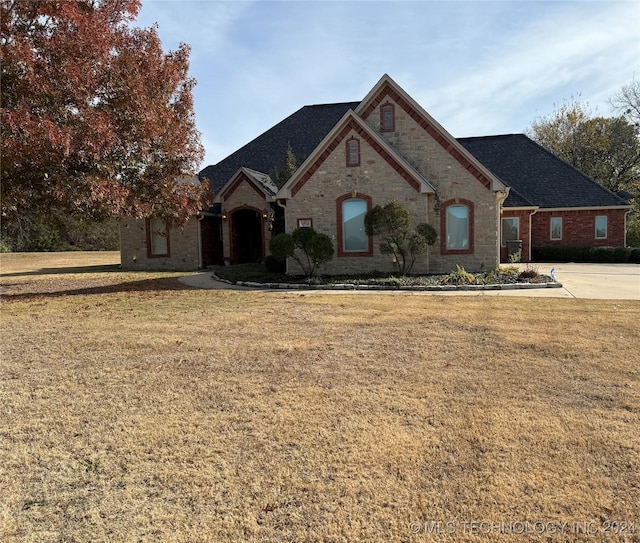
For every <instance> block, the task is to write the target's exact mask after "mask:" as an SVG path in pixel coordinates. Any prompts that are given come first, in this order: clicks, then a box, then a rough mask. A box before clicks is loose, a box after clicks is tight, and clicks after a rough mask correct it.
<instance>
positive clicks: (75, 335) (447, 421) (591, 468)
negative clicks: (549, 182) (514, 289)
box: [0, 253, 640, 543]
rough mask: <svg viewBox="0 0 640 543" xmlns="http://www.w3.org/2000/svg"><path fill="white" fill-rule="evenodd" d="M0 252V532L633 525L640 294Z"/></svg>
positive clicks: (262, 536)
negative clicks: (371, 282)
mask: <svg viewBox="0 0 640 543" xmlns="http://www.w3.org/2000/svg"><path fill="white" fill-rule="evenodd" d="M109 255H110V256H109ZM86 257H90V258H93V259H94V260H92V261H87V260H82V258H86ZM1 258H2V260H1V267H2V274H3V275H2V278H1V279H0V285H1V286H2V292H3V303H2V313H1V315H2V322H1V325H2V358H1V361H0V405H1V411H0V541H2V542H14V541H19V542H65V543H67V542H88V541H91V542H102V541H109V542H120V541H123V542H124V541H126V542H138V541H142V542H151V541H176V542H200V541H202V542H209V541H211V542H228V541H251V542H258V541H269V542H315V541H323V542H360V541H362V542H388V541H393V542H403V541H404V542H419V541H447V542H450V541H471V542H474V541H509V542H516V541H517V542H520V541H552V542H565V541H571V542H573V541H584V542H592V543H596V542H599V541H615V542H620V541H634V542H637V541H640V363H639V355H638V353H639V352H640V331H639V330H640V327H639V325H638V323H639V322H640V304H638V303H637V302H625V301H606V300H597V301H591V300H572V299H551V298H526V297H508V298H507V297H489V296H469V297H463V296H456V297H446V296H442V295H402V294H399V295H385V294H373V293H372V294H344V295H341V294H331V295H325V294H322V293H311V292H305V293H302V292H300V293H282V292H277V291H276V292H259V291H256V292H240V291H229V290H227V291H222V290H221V291H196V290H189V289H187V288H185V287H183V286H182V285H181V284H180V283H178V281H177V279H176V277H178V276H179V275H180V274H163V273H155V274H154V273H144V274H143V273H124V272H120V271H118V270H117V267H116V266H113V263H115V262H117V255H114V254H113V253H110V254H107V255H86V254H84V255H82V254H80V255H36V256H33V255H2V257H1ZM634 523H635V524H634ZM437 532H440V533H437Z"/></svg>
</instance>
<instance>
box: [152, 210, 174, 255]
mask: <svg viewBox="0 0 640 543" xmlns="http://www.w3.org/2000/svg"><path fill="white" fill-rule="evenodd" d="M147 256H149V257H154V256H169V229H168V228H167V225H166V223H165V222H164V221H163V220H162V219H159V218H157V217H153V218H151V219H148V220H147Z"/></svg>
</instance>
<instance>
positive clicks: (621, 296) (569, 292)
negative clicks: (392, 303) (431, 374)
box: [180, 263, 640, 301]
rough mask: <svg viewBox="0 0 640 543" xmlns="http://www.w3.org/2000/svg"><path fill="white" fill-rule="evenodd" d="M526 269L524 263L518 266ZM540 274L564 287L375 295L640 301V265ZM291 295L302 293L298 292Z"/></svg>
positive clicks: (207, 279) (563, 267) (560, 268)
mask: <svg viewBox="0 0 640 543" xmlns="http://www.w3.org/2000/svg"><path fill="white" fill-rule="evenodd" d="M518 266H519V267H521V268H523V269H524V268H525V267H526V265H525V264H519V265H518ZM530 266H531V267H533V268H535V269H536V270H537V271H538V273H541V274H546V275H550V271H551V269H552V268H553V270H554V275H555V278H556V280H557V281H559V282H560V283H562V288H539V289H522V290H481V291H469V290H463V291H447V292H430V291H406V290H383V291H381V290H376V291H373V292H376V293H380V294H382V293H388V294H405V295H414V296H415V295H425V294H427V295H428V294H438V295H440V296H527V297H536V298H537V297H540V298H585V299H605V300H638V301H640V264H574V263H568V264H552V263H536V264H531V265H530ZM180 281H182V282H183V283H184V284H186V285H188V286H190V287H193V288H204V289H219V290H246V291H252V290H253V291H255V290H260V289H256V288H249V287H240V286H235V285H229V284H227V283H223V282H221V281H216V280H215V279H213V277H212V274H211V272H209V271H207V272H200V273H197V274H194V275H188V276H185V277H182V278H181V279H180ZM265 290H268V291H269V292H286V291H285V290H274V289H265ZM292 292H301V291H299V290H297V291H292ZM304 292H305V294H311V293H314V292H317V293H323V294H326V293H333V294H341V293H342V294H344V293H345V292H349V294H367V293H370V292H372V291H367V290H349V291H344V290H305V291H304Z"/></svg>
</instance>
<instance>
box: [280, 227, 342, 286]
mask: <svg viewBox="0 0 640 543" xmlns="http://www.w3.org/2000/svg"><path fill="white" fill-rule="evenodd" d="M269 251H270V252H271V254H272V255H273V257H274V258H275V259H276V260H281V261H282V260H286V259H287V258H293V260H295V261H296V262H297V263H298V264H299V265H300V267H301V268H302V271H303V273H304V275H305V276H306V277H311V276H312V275H313V273H314V272H315V270H316V269H317V268H318V266H320V265H321V264H324V263H325V262H328V261H329V260H331V259H332V258H333V242H332V241H331V238H330V237H329V236H327V235H326V234H320V233H318V232H316V231H315V230H314V229H313V228H310V227H306V226H305V227H302V228H296V229H295V230H294V231H293V232H292V233H291V234H278V235H277V236H274V237H273V238H271V241H270V242H269Z"/></svg>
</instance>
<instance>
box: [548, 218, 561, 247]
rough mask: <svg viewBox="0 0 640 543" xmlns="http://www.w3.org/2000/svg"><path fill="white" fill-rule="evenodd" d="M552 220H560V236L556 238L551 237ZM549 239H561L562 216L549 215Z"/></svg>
mask: <svg viewBox="0 0 640 543" xmlns="http://www.w3.org/2000/svg"><path fill="white" fill-rule="evenodd" d="M554 220H558V221H560V237H557V238H554V237H553V221H554ZM549 240H551V241H562V217H551V218H550V219H549Z"/></svg>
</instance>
